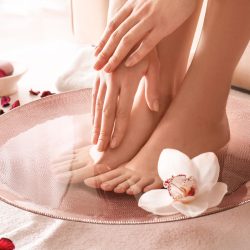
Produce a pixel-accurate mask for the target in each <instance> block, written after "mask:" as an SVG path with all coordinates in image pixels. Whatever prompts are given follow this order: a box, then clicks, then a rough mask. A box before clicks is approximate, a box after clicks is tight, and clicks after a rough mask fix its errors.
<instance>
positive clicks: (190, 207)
mask: <svg viewBox="0 0 250 250" xmlns="http://www.w3.org/2000/svg"><path fill="white" fill-rule="evenodd" d="M219 171H220V166H219V162H218V159H217V157H216V155H215V154H214V153H211V152H208V153H203V154H200V155H198V156H196V157H194V158H193V159H190V158H189V157H188V156H187V155H185V154H184V153H182V152H180V151H178V150H175V149H164V150H163V151H162V153H161V155H160V158H159V162H158V173H159V176H160V178H161V179H162V181H163V186H164V188H165V189H155V190H151V191H149V192H146V193H144V194H143V195H142V196H141V197H140V199H139V203H138V206H139V207H141V208H143V209H144V210H146V211H148V212H151V213H154V214H157V215H171V214H176V213H178V212H180V213H182V214H184V215H186V216H188V217H195V216H198V215H200V214H202V213H203V212H205V211H206V210H207V209H208V208H211V207H215V206H217V205H218V204H220V202H221V200H222V198H223V197H224V195H225V194H226V193H227V185H226V184H225V183H222V182H217V181H218V178H219Z"/></svg>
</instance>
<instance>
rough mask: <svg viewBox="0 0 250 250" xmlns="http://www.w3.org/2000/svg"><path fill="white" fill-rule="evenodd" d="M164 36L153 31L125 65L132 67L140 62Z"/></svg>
mask: <svg viewBox="0 0 250 250" xmlns="http://www.w3.org/2000/svg"><path fill="white" fill-rule="evenodd" d="M161 38H162V35H161V34H160V32H158V31H156V30H152V31H151V32H150V33H149V34H148V35H147V36H146V37H145V39H144V40H143V41H142V42H141V44H140V46H139V47H138V49H137V50H136V51H135V52H133V53H132V55H130V56H129V58H128V59H127V60H126V62H125V65H126V66H127V67H132V66H134V65H135V64H137V63H138V62H140V61H141V60H142V59H143V58H144V57H145V56H146V55H147V54H148V53H149V52H150V51H151V50H152V49H153V48H154V47H155V46H156V45H157V44H158V43H159V42H160V40H161Z"/></svg>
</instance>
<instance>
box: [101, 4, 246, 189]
mask: <svg viewBox="0 0 250 250" xmlns="http://www.w3.org/2000/svg"><path fill="white" fill-rule="evenodd" d="M249 13H250V2H249V1H248V0H240V1H237V2H236V1H234V0H226V1H219V0H210V1H209V4H208V8H207V14H206V18H205V23H204V29H203V32H202V37H201V40H200V42H199V45H198V50H197V52H196V55H195V57H194V60H193V62H192V64H191V67H190V68H189V70H188V73H187V74H186V76H185V79H184V82H183V84H182V86H181V89H180V91H179V92H178V94H177V96H176V98H175V99H174V101H173V102H172V104H171V106H170V108H169V109H168V111H167V112H166V114H165V115H164V117H163V118H162V120H161V122H160V123H159V125H158V126H157V128H156V129H155V131H154V133H153V134H152V136H151V137H150V139H149V141H148V142H147V143H146V144H145V145H144V147H143V148H142V149H141V150H140V152H139V153H138V154H137V155H136V156H135V157H134V158H133V159H132V160H131V161H130V162H129V163H127V164H126V165H124V166H123V167H121V168H118V169H116V170H113V171H111V172H110V173H109V175H111V173H112V172H113V173H112V174H114V172H115V171H117V172H118V171H119V175H120V176H122V175H123V176H126V180H125V181H123V182H120V183H119V184H118V185H117V186H116V187H115V188H114V191H115V192H119V193H120V192H121V193H122V192H127V193H128V194H136V193H139V192H141V191H142V190H143V191H148V190H150V189H154V188H159V187H161V186H162V183H161V180H160V179H159V177H158V174H157V162H158V159H159V155H160V153H161V151H162V149H164V148H175V149H178V150H180V151H182V152H184V153H186V154H188V155H189V156H190V157H193V156H195V155H198V154H200V153H202V152H208V151H214V152H215V151H217V150H218V149H219V148H221V147H222V146H224V145H225V144H226V143H227V142H228V140H229V127H228V122H227V117H226V113H225V107H226V102H227V97H228V94H229V89H230V82H231V78H232V74H233V71H234V69H235V67H236V65H237V62H238V61H239V59H240V57H241V55H242V53H243V51H244V49H245V47H246V46H247V43H248V41H249V37H250V16H249ZM105 175H107V174H103V175H102V176H101V178H102V179H105ZM109 182H110V181H109ZM102 185H105V183H104V184H102Z"/></svg>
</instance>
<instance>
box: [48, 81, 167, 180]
mask: <svg viewBox="0 0 250 250" xmlns="http://www.w3.org/2000/svg"><path fill="white" fill-rule="evenodd" d="M144 93H145V89H144V84H143V83H142V84H141V86H140V88H139V90H138V93H137V95H136V97H135V102H134V105H133V109H132V112H131V118H130V123H129V128H128V130H127V131H128V132H127V134H126V136H125V138H124V140H123V142H122V144H121V145H120V146H119V147H118V148H115V149H111V148H109V149H108V150H107V151H105V152H103V153H100V152H97V151H96V150H94V148H93V149H92V150H90V147H83V148H78V149H76V150H75V152H74V153H73V154H72V153H69V154H64V155H63V156H62V157H60V158H59V159H57V160H56V161H55V162H54V164H53V166H52V168H53V169H54V170H53V171H54V172H55V173H56V176H57V178H58V179H61V180H62V181H63V180H64V179H65V180H68V179H69V176H71V182H72V183H77V182H82V181H83V180H84V179H86V178H89V177H91V176H95V175H97V174H99V173H103V172H107V171H110V170H111V169H115V168H117V167H118V166H120V165H121V164H123V163H125V162H128V161H130V160H131V159H132V158H133V157H134V156H135V155H136V154H137V153H138V151H139V150H140V148H141V147H142V146H143V145H144V144H145V142H146V141H147V140H148V139H149V137H150V135H151V134H152V132H153V131H154V129H155V127H156V126H157V124H158V123H159V120H160V119H161V117H162V115H163V114H164V112H165V111H166V109H167V107H168V105H169V103H170V101H171V97H170V96H165V97H164V98H162V100H163V101H162V102H161V110H160V111H159V112H152V111H150V110H149V108H148V106H147V103H146V100H145V97H144Z"/></svg>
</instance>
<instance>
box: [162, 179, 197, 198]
mask: <svg viewBox="0 0 250 250" xmlns="http://www.w3.org/2000/svg"><path fill="white" fill-rule="evenodd" d="M163 186H164V188H166V189H167V190H168V192H169V195H170V196H171V197H172V198H173V199H174V200H176V201H185V200H186V198H192V197H194V196H195V193H196V182H195V179H194V178H193V176H191V177H187V176H186V175H176V176H172V177H171V178H169V179H167V180H166V181H165V182H164V183H163Z"/></svg>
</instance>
